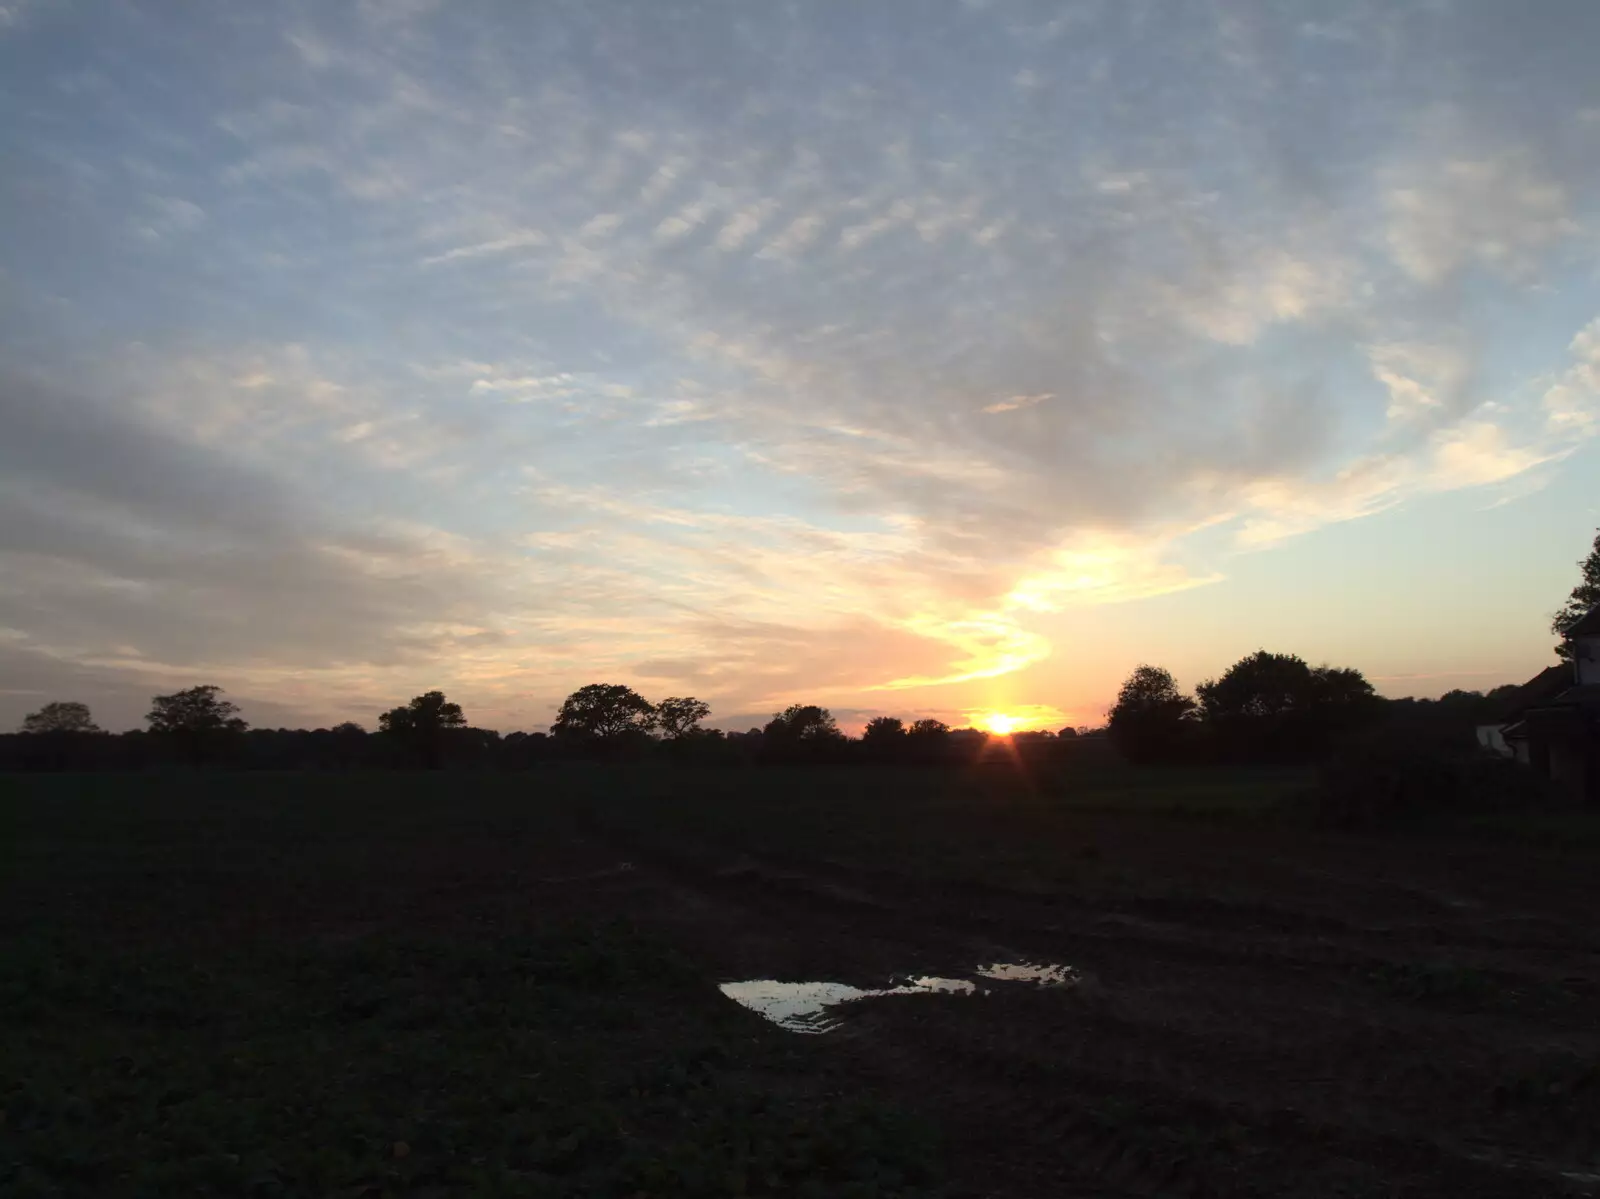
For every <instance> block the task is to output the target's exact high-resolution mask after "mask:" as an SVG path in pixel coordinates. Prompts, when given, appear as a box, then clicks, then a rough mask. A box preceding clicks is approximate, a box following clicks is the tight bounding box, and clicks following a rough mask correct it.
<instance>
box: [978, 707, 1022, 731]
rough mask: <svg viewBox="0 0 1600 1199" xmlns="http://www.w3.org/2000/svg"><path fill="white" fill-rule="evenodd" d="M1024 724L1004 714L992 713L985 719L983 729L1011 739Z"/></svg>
mask: <svg viewBox="0 0 1600 1199" xmlns="http://www.w3.org/2000/svg"><path fill="white" fill-rule="evenodd" d="M1021 723H1022V722H1021V721H1020V720H1018V719H1017V718H1016V717H1015V716H1007V715H1006V714H1005V713H1004V712H990V713H989V714H988V715H987V716H985V717H984V718H983V727H984V728H986V729H988V730H989V731H990V732H991V733H994V734H995V735H996V736H999V737H1009V736H1011V734H1012V733H1013V732H1015V731H1016V728H1017V726H1018V725H1019V724H1021Z"/></svg>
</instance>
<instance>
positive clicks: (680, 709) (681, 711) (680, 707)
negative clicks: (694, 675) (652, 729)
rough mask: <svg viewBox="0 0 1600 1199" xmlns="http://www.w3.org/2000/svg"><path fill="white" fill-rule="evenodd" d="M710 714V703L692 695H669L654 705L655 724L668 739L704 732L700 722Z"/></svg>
mask: <svg viewBox="0 0 1600 1199" xmlns="http://www.w3.org/2000/svg"><path fill="white" fill-rule="evenodd" d="M710 715H711V705H710V704H708V703H706V702H705V701H704V700H698V699H695V698H694V696H692V695H687V696H677V695H669V696H668V697H667V698H666V699H664V700H662V701H661V702H660V703H659V704H657V705H656V707H655V725H656V728H658V729H660V730H661V735H662V736H663V737H665V738H667V740H669V741H681V740H682V739H683V738H685V737H690V736H693V735H695V734H697V733H703V732H705V730H704V729H702V728H701V727H700V722H701V721H702V720H704V719H705V718H706V717H707V716H710Z"/></svg>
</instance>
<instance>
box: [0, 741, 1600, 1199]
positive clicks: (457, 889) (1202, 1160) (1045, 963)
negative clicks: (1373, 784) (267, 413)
mask: <svg viewBox="0 0 1600 1199" xmlns="http://www.w3.org/2000/svg"><path fill="white" fill-rule="evenodd" d="M0 786H3V787H4V789H5V796H4V813H5V819H6V826H5V831H6V841H7V844H8V845H10V846H11V847H12V849H11V850H10V851H8V852H9V854H10V859H9V866H8V869H7V878H6V887H7V896H6V900H7V901H6V903H5V905H4V915H3V917H0V920H3V925H0V931H3V933H4V935H5V938H6V949H7V952H6V954H5V955H4V957H5V965H4V968H3V971H4V973H3V975H0V981H3V983H4V988H5V989H4V991H3V992H0V996H3V997H4V999H5V1002H6V1005H7V1007H8V1010H9V1011H10V1013H11V1018H9V1019H8V1020H7V1022H6V1027H7V1034H6V1039H7V1044H6V1047H5V1053H4V1058H3V1061H0V1066H3V1071H4V1072H3V1074H0V1088H3V1090H0V1094H3V1096H4V1098H3V1100H0V1102H3V1104H4V1123H3V1124H0V1144H5V1145H6V1146H7V1147H6V1148H4V1149H0V1185H4V1187H5V1189H6V1190H7V1192H8V1193H36V1194H69V1193H70V1194H78V1193H81V1194H112V1193H152V1188H154V1191H155V1192H157V1193H175V1192H176V1191H177V1190H179V1189H186V1190H187V1193H194V1191H195V1189H196V1188H199V1189H202V1190H209V1191H211V1192H212V1193H222V1192H234V1193H257V1194H328V1193H336V1192H337V1193H344V1194H371V1195H378V1194H391V1193H392V1194H447V1193H504V1194H549V1195H557V1194H559V1195H567V1194H572V1195H578V1194H616V1195H702V1194H703V1195H725V1194H726V1195H737V1194H751V1195H758V1194H812V1195H834V1194H859V1195H889V1194H902V1195H911V1194H918V1195H922V1194H947V1195H952V1196H980V1195H994V1196H1013V1197H1015V1196H1071V1195H1085V1196H1089V1195H1107V1196H1109V1195H1303V1196H1339V1195H1348V1196H1391V1195H1416V1196H1422V1195H1439V1196H1446V1195H1448V1196H1488V1195H1506V1196H1510V1195H1519V1196H1520V1195H1544V1194H1550V1195H1558V1194H1569V1193H1571V1194H1588V1193H1597V1192H1600V1145H1597V1138H1596V1131H1597V1130H1600V1019H1597V1006H1596V1005H1597V1001H1600V955H1597V952H1596V951H1597V940H1600V937H1597V933H1596V922H1595V920H1594V918H1593V911H1594V907H1595V903H1596V900H1597V898H1600V877H1597V872H1596V871H1595V869H1594V862H1595V859H1596V856H1597V851H1596V850H1595V849H1594V848H1593V847H1592V841H1590V842H1589V847H1587V848H1586V847H1584V846H1583V845H1570V844H1563V843H1562V838H1561V836H1560V835H1559V830H1556V831H1555V835H1551V830H1548V829H1547V830H1545V835H1544V836H1542V837H1540V838H1535V837H1532V836H1520V835H1517V834H1518V830H1517V829H1515V828H1508V829H1502V830H1500V831H1499V832H1497V833H1494V834H1492V835H1491V834H1489V833H1487V832H1485V831H1484V830H1482V829H1478V830H1470V829H1462V828H1456V829H1437V830H1412V831H1409V832H1407V833H1405V834H1404V835H1399V834H1391V835H1386V836H1376V835H1366V836H1359V837H1358V836H1350V835H1341V834H1332V833H1327V832H1320V831H1316V830H1314V829H1312V828H1310V827H1307V826H1306V825H1305V824H1304V823H1302V822H1299V821H1296V820H1292V819H1285V818H1283V817H1281V816H1279V815H1275V814H1274V811H1273V801H1274V799H1275V797H1276V796H1277V795H1279V794H1281V793H1282V792H1284V791H1285V790H1287V789H1290V788H1292V786H1293V780H1292V779H1287V778H1276V777H1272V776H1249V777H1246V776H1221V775H1183V776H1179V775H1166V776H1159V775H1152V776H1136V775H1133V774H1125V775H1113V776H1106V777H1097V778H1092V779H1091V778H1086V779H1081V780H1071V779H1066V780H1061V779H1055V780H1037V779H1028V778H1023V777H1017V776H1014V775H1010V774H1007V773H1006V772H1004V771H1000V770H989V771H980V772H977V773H975V774H972V775H967V776H963V777H950V776H944V777H939V776H931V775H921V774H918V773H916V772H897V771H882V772H875V771H865V770H863V771H856V772H850V773H842V774H830V773H827V772H794V773H782V772H772V771H765V772H745V771H727V772H715V773H705V774H697V773H691V772H672V771H656V772H654V773H643V774H641V773H629V772H627V771H613V770H600V769H593V770H577V769H574V770H564V771H550V772H539V773H535V774H531V775H526V776H515V777H507V776H499V777H495V776H481V777H474V776H436V777H431V778H429V777H419V776H388V777H375V776H364V777H345V778H339V777H332V776H318V777H315V778H289V777H281V776H280V777H266V776H249V777H237V778H231V779H230V778H215V779H205V778H201V777H198V776H191V777H189V778H188V779H185V780H182V781H181V782H179V783H177V784H173V783H169V782H164V781H162V780H155V779H132V780H127V779H125V780H115V779H105V778H101V779H93V780H70V779H59V778H58V779H49V780H43V781H41V780H38V779H28V780H18V779H12V780H9V781H5V782H4V783H0ZM1580 839H1581V838H1580ZM1023 967H1027V968H1034V972H1035V975H1036V979H1035V980H1033V981H1030V980H1029V978H1026V977H1017V976H1018V975H1023V974H1026V973H1027V971H1026V970H1022V969H1019V968H1023ZM1008 975H1009V976H1011V977H1007V976H1008ZM1038 976H1042V981H1040V980H1039V977H1038ZM932 979H940V980H946V981H945V982H942V983H939V984H937V985H935V984H932V983H930V982H929V981H927V980H932ZM763 980H772V981H773V982H777V983H789V984H793V983H833V984H841V985H843V986H845V987H848V988H854V989H855V991H858V992H890V993H887V994H883V993H880V994H867V995H864V996H862V997H859V998H854V999H850V1000H847V1001H845V1002H839V1003H835V1004H833V1005H831V1006H828V1007H826V1008H823V1007H820V1006H819V1005H818V1004H816V1003H814V1002H813V1003H811V1004H810V1005H809V1006H807V1005H806V1004H805V1003H804V1002H800V1003H798V1004H796V1003H794V1002H789V1003H788V1006H780V1007H778V1008H775V1009H774V1010H772V1011H771V1012H770V1013H769V1015H776V1016H783V1015H785V1014H787V1015H788V1017H789V1020H788V1026H787V1027H785V1026H784V1025H782V1024H780V1023H777V1022H775V1021H774V1020H773V1019H771V1018H769V1017H768V1016H764V1015H763V1014H762V1013H761V1012H759V1011H757V1010H753V1009H752V1008H750V1007H745V1006H741V1005H740V1004H739V1003H736V1002H734V1000H733V999H730V998H728V996H727V995H726V994H725V993H724V992H723V991H722V990H720V989H719V987H720V986H722V985H723V984H729V983H741V982H752V983H759V982H762V981H763ZM736 993H737V994H741V995H744V996H745V997H746V998H750V996H751V995H752V994H756V995H763V996H766V997H767V998H768V999H772V998H773V997H774V996H776V997H777V998H778V999H779V1000H784V1001H793V1000H795V999H796V993H795V992H794V991H793V990H792V989H791V988H773V987H765V988H759V987H758V988H754V989H750V988H747V989H746V990H744V991H737V992H736ZM799 998H800V999H801V1000H803V999H805V998H806V996H805V995H801V996H799ZM813 998H814V997H813ZM758 1006H759V1004H758ZM796 1029H801V1030H803V1031H796ZM819 1030H825V1031H819ZM229 1062H232V1063H233V1065H232V1066H229V1065H228V1063H229ZM308 1094H309V1095H310V1096H311V1098H310V1099H307V1098H306V1096H307V1095H308ZM241 1112H242V1113H243V1114H240V1113H241ZM530 1144H532V1145H534V1146H536V1147H537V1151H535V1150H532V1149H530V1148H529V1145H530ZM153 1161H154V1162H157V1163H160V1162H167V1163H168V1165H169V1166H170V1169H169V1170H168V1173H167V1174H162V1173H161V1172H160V1171H159V1170H154V1167H153V1166H152V1165H151V1163H152V1162H153ZM153 1170H154V1172H152V1171H153ZM163 1179H170V1181H168V1182H163V1181H162V1180H163Z"/></svg>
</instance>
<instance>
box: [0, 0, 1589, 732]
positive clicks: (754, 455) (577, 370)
mask: <svg viewBox="0 0 1600 1199" xmlns="http://www.w3.org/2000/svg"><path fill="white" fill-rule="evenodd" d="M1596 45H1600V5H1596V4H1594V3H1592V2H1590V0H1537V2H1535V3H1531V4H1525V5H1511V4H1505V3H1501V2H1499V0H1494V2H1485V3H1470V2H1452V0H1427V2H1419V3H1396V2H1394V0H1374V2H1362V0H1350V2H1348V3H1343V4H1339V5H1329V4H1326V3H1323V2H1322V0H1315V2H1306V3H1294V2H1291V0H1286V2H1275V3H1265V2H1256V0H1196V2H1195V3H1185V4H1181V5H1179V4H1170V3H1162V2H1154V0H1150V2H1145V0H1105V2H1104V3H1094V2H1085V3H1060V2H1058V0H1052V2H1048V3H1030V2H1024V0H926V2H925V3H917V4H872V5H868V4H860V3H855V2H853V0H851V2H839V3H832V2H828V0H815V2H808V0H796V2H794V3H788V4H750V3H744V2H739V0H728V2H726V3H718V2H715V0H702V2H695V3H689V2H676V0H637V2H624V0H581V2H570V3H558V2H554V0H552V2H549V3H540V4H526V3H521V2H510V0H507V2H504V3H493V2H488V0H485V2H468V0H464V2H461V3H453V4H449V5H443V4H435V3H427V2H422V0H388V2H384V0H362V2H360V3H353V2H352V3H323V2H311V0H305V2H302V3H272V2H270V0H262V2H260V3H253V4H249V5H243V4H234V5H201V4H192V5H182V4H173V3H170V2H166V0H161V2H151V3H141V2H138V0H96V2H94V3H89V2H86V0H84V2H77V0H54V2H52V0H0V111H4V113H5V114H6V117H5V120H4V121H3V122H0V727H7V726H10V725H12V724H14V723H15V722H16V721H18V720H20V718H21V717H22V715H23V714H24V713H26V712H28V711H31V710H33V709H35V708H37V707H38V706H40V705H41V704H42V703H44V702H47V701H49V700H53V699H76V700H82V701H84V702H87V703H89V704H90V706H91V708H93V710H94V712H95V714H96V716H97V717H98V718H99V719H100V722H101V723H102V724H103V725H105V726H106V727H109V728H125V727H132V726H134V725H136V724H138V723H139V721H140V720H141V719H142V717H143V714H144V712H145V711H146V710H147V709H148V706H149V702H148V701H149V697H150V696H152V695H153V694H155V693H157V692H162V691H168V690H172V689H174V688H177V687H183V686H190V685H193V684H197V683H215V684H218V685H220V686H222V687H224V688H225V689H226V691H227V694H228V696H229V697H230V698H232V699H234V700H235V701H237V702H238V703H239V704H240V705H241V706H242V708H243V710H244V714H245V715H246V717H248V718H249V719H250V720H251V721H252V722H254V723H256V724H259V725H267V726H274V727H275V726H279V725H291V726H298V725H312V726H314V725H318V724H331V723H333V722H336V721H339V720H344V719H355V720H358V721H360V722H362V723H364V724H366V725H367V726H368V727H372V726H373V725H374V724H375V721H376V716H377V713H378V712H379V711H381V710H383V709H385V708H388V707H391V706H393V705H394V704H397V703H401V702H404V701H405V700H406V699H408V698H409V697H410V696H412V695H415V694H417V693H418V692H420V691H423V690H428V689H433V688H441V689H443V690H445V691H446V692H447V693H448V694H449V695H450V697H451V698H452V699H456V700H458V701H460V702H461V703H462V704H463V706H464V707H465V709H466V712H467V716H468V718H469V720H470V721H471V722H472V723H474V724H477V725H479V726H481V727H486V728H498V729H501V730H502V731H510V730H512V729H518V728H522V729H537V728H543V727H545V726H547V725H548V724H549V722H550V720H551V719H552V718H553V716H554V713H555V710H556V707H557V706H558V705H559V703H560V701H561V699H562V697H563V696H565V695H566V694H567V693H568V692H570V691H572V690H574V689H575V688H577V687H579V686H581V685H583V684H585V683H590V682H621V683H627V684H629V685H631V686H633V687H635V688H637V689H638V690H639V691H641V692H642V693H643V694H644V695H646V696H647V697H650V698H652V699H656V698H661V697H663V696H667V695H695V696H698V697H700V698H702V699H705V700H707V701H708V702H710V703H711V705H712V708H713V720H712V723H714V724H718V725H722V726H725V727H729V728H744V727H749V726H750V725H754V724H758V723H761V722H764V721H765V720H766V719H767V718H769V717H770V714H771V713H772V712H774V711H776V710H777V709H779V708H781V707H783V706H785V705H787V704H789V703H793V702H803V703H820V704H823V705H825V706H828V707H829V708H831V709H832V710H833V712H834V713H835V715H836V716H838V717H840V719H841V723H842V724H844V725H846V726H847V727H856V726H859V724H860V723H861V722H862V721H863V720H865V719H866V718H868V717H870V716H872V715H874V714H879V713H887V714H894V715H900V716H903V717H906V718H908V719H909V718H915V717H921V716H934V717H938V718H940V719H945V720H947V721H949V722H950V723H952V724H964V723H967V722H968V721H969V720H971V719H973V718H974V714H982V713H986V712H990V711H1001V712H1007V713H1015V714H1018V715H1020V716H1022V717H1024V718H1026V719H1028V720H1030V721H1031V722H1033V723H1037V724H1041V725H1044V726H1048V727H1056V726H1057V725H1060V724H1074V725H1081V724H1094V723H1096V722H1098V721H1099V720H1100V719H1102V717H1103V713H1104V711H1105V708H1106V706H1107V705H1108V704H1109V703H1110V702H1111V701H1112V699H1113V698H1114V696H1115V693H1116V689H1117V687H1118V685H1119V683H1120V682H1121V680H1122V679H1123V678H1124V677H1126V675H1127V674H1128V672H1129V671H1130V670H1132V668H1133V667H1134V666H1135V665H1137V664H1139V663H1142V662H1151V663H1156V664H1159V665H1164V666H1166V667H1168V668H1169V669H1171V670H1172V671H1173V672H1174V674H1175V675H1176V676H1177V678H1178V680H1179V682H1180V684H1182V685H1184V686H1186V687H1192V686H1193V685H1194V684H1195V683H1197V682H1199V681H1200V680H1202V679H1203V678H1206V677H1210V676H1215V675H1217V674H1219V673H1221V672H1222V671H1223V670H1225V669H1226V667H1227V666H1228V664H1229V663H1231V662H1232V661H1234V660H1236V659H1237V658H1239V657H1241V656H1243V655H1244V654H1247V653H1250V652H1253V651H1255V650H1256V649H1260V648H1265V649H1269V650H1273V651H1275V652H1287V653H1297V654H1299V655H1301V656H1302V657H1304V658H1306V659H1307V660H1308V661H1311V662H1313V663H1316V662H1331V663H1334V664H1336V665H1344V666H1354V667H1357V668H1359V669H1361V670H1362V671H1364V672H1365V673H1366V674H1367V676H1368V677H1369V678H1370V679H1372V680H1373V682H1374V683H1375V685H1376V686H1377V687H1378V688H1379V690H1380V691H1382V692H1384V693H1385V694H1390V695H1406V694H1415V695H1437V694H1439V693H1441V692H1443V691H1445V690H1449V689H1451V688H1453V687H1465V688H1485V687H1489V686H1494V685H1496V684H1499V683H1503V682H1508V681H1521V680H1522V679H1524V678H1526V677H1528V676H1530V675H1532V674H1533V673H1534V672H1535V671H1537V670H1538V669H1539V668H1541V667H1542V666H1544V665H1545V664H1546V663H1547V662H1548V661H1550V660H1552V644H1553V643H1552V639H1551V637H1550V634H1549V631H1548V625H1549V617H1550V614H1551V613H1552V612H1553V611H1554V610H1555V608H1557V607H1558V606H1559V605H1560V603H1561V602H1562V601H1563V599H1564V598H1565V596H1566V594H1567V592H1568V590H1569V589H1570V588H1571V587H1572V585H1573V584H1574V583H1575V582H1576V581H1577V568H1576V565H1575V563H1576V561H1577V560H1578V559H1580V558H1581V557H1582V556H1583V555H1584V554H1585V553H1586V552H1587V550H1588V547H1589V544H1590V541H1591V540H1592V538H1593V536H1594V530H1595V527H1596V526H1597V525H1600V486H1597V484H1600V445H1597V443H1596V439H1595V434H1596V432H1597V431H1600V271H1597V267H1600V255H1597V249H1600V242H1597V235H1600V222H1597V217H1600V211H1597V200H1600V72H1597V71H1595V70H1594V65H1593V48H1594V47H1595V46H1596Z"/></svg>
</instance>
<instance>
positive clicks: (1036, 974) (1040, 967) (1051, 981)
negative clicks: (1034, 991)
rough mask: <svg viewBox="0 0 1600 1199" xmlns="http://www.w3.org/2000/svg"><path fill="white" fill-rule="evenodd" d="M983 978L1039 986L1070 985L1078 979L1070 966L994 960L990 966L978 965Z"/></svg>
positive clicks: (1076, 973)
mask: <svg viewBox="0 0 1600 1199" xmlns="http://www.w3.org/2000/svg"><path fill="white" fill-rule="evenodd" d="M978 973H979V974H981V975H982V976H983V977H984V978H993V979H998V980H999V981H1001V982H1008V983H1033V984H1034V985H1036V986H1040V987H1070V986H1072V985H1073V984H1075V983H1076V982H1077V981H1078V972H1077V971H1076V970H1074V969H1073V968H1072V967H1071V966H1055V965H1051V964H1050V963H1048V962H996V963H995V964H994V965H992V966H979V967H978Z"/></svg>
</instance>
